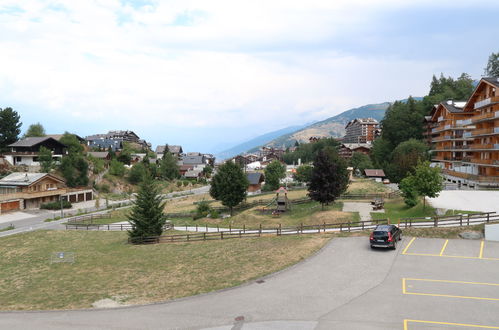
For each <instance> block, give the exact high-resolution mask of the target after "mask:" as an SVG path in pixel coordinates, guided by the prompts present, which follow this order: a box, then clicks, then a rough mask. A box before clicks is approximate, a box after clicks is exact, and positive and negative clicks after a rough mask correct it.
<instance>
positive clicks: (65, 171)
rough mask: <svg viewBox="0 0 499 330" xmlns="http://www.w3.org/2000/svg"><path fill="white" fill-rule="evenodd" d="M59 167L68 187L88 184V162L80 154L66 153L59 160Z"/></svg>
mask: <svg viewBox="0 0 499 330" xmlns="http://www.w3.org/2000/svg"><path fill="white" fill-rule="evenodd" d="M59 169H60V170H61V172H62V176H63V177H64V179H65V180H66V184H67V185H68V186H69V187H78V186H86V185H87V184H88V176H87V173H88V163H87V162H86V160H85V158H83V155H81V154H74V153H73V154H71V153H70V154H68V155H67V156H66V157H63V158H62V160H61V165H60V166H59Z"/></svg>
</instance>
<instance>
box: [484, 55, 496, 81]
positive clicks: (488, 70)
mask: <svg viewBox="0 0 499 330" xmlns="http://www.w3.org/2000/svg"><path fill="white" fill-rule="evenodd" d="M485 75H486V76H487V77H499V52H497V53H492V54H490V56H489V61H488V62H487V66H486V67H485Z"/></svg>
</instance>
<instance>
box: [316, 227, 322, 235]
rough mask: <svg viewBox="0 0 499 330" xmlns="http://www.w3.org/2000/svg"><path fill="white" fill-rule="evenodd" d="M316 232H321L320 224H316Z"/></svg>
mask: <svg viewBox="0 0 499 330" xmlns="http://www.w3.org/2000/svg"><path fill="white" fill-rule="evenodd" d="M317 233H318V234H320V233H321V225H317Z"/></svg>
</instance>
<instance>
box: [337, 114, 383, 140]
mask: <svg viewBox="0 0 499 330" xmlns="http://www.w3.org/2000/svg"><path fill="white" fill-rule="evenodd" d="M345 129H346V133H345V137H344V138H343V141H342V142H343V143H370V142H372V141H374V139H375V138H376V136H377V135H378V134H379V123H378V121H377V120H376V119H374V118H356V119H354V120H352V121H350V122H349V123H348V124H347V126H346V127H345Z"/></svg>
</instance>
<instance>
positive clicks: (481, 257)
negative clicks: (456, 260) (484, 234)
mask: <svg viewBox="0 0 499 330" xmlns="http://www.w3.org/2000/svg"><path fill="white" fill-rule="evenodd" d="M484 245H485V241H482V243H481V244H480V255H479V256H478V258H479V259H483V246H484Z"/></svg>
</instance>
